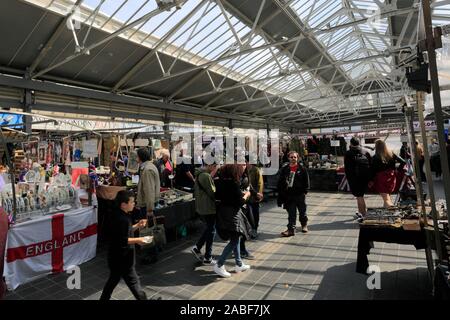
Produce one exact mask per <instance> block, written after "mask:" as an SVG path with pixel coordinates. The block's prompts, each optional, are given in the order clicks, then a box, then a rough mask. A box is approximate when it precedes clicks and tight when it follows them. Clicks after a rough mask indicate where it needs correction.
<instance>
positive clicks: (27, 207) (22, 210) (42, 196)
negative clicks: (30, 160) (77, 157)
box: [0, 174, 77, 223]
mask: <svg viewBox="0 0 450 320" xmlns="http://www.w3.org/2000/svg"><path fill="white" fill-rule="evenodd" d="M68 177H69V178H70V175H64V174H59V175H57V176H56V177H55V179H54V180H53V183H50V184H49V183H47V184H45V185H44V188H43V189H42V186H41V185H38V184H36V183H28V182H21V183H18V184H17V185H16V222H17V223H20V222H23V221H26V220H30V219H33V218H36V217H39V216H43V215H47V214H53V213H56V212H60V211H64V210H69V209H71V208H73V207H76V203H77V193H76V191H75V189H74V188H73V186H72V185H71V180H69V179H68ZM0 203H1V205H2V207H3V208H4V209H5V211H6V212H7V213H8V214H12V213H13V211H14V206H13V193H12V187H11V184H9V185H7V186H6V187H5V188H4V190H3V192H1V193H0Z"/></svg>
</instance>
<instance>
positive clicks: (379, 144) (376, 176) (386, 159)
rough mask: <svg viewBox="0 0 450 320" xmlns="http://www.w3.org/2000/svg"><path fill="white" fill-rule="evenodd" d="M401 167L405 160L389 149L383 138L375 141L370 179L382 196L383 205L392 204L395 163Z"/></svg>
mask: <svg viewBox="0 0 450 320" xmlns="http://www.w3.org/2000/svg"><path fill="white" fill-rule="evenodd" d="M397 163H399V164H400V166H399V169H403V167H404V166H405V164H406V162H405V160H403V159H402V158H400V157H399V156H397V155H396V154H395V153H393V152H392V151H391V150H390V149H388V147H387V145H386V143H385V142H384V141H383V140H377V141H375V156H374V157H373V161H372V179H373V183H372V184H373V185H374V187H375V191H376V192H378V193H379V194H380V195H381V197H382V198H383V203H384V207H386V208H388V207H391V206H393V205H394V204H393V203H392V200H391V193H393V192H394V190H395V186H396V184H397V176H396V164H397Z"/></svg>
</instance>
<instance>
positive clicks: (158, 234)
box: [139, 217, 167, 248]
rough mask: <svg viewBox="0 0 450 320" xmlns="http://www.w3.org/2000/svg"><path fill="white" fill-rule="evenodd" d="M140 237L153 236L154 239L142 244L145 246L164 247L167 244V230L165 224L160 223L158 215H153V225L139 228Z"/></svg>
mask: <svg viewBox="0 0 450 320" xmlns="http://www.w3.org/2000/svg"><path fill="white" fill-rule="evenodd" d="M139 236H140V237H146V236H152V237H153V241H152V242H151V243H149V244H145V245H142V247H143V248H146V247H154V246H157V247H158V248H162V247H164V246H165V245H166V244H167V239H166V230H165V228H164V224H158V222H157V219H156V217H153V226H151V227H149V226H148V225H147V227H145V228H143V229H141V230H139Z"/></svg>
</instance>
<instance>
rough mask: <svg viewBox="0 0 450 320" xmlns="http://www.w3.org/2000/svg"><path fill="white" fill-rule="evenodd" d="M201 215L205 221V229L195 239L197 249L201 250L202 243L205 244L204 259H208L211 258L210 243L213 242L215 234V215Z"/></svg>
mask: <svg viewBox="0 0 450 320" xmlns="http://www.w3.org/2000/svg"><path fill="white" fill-rule="evenodd" d="M202 217H203V220H204V221H205V223H206V229H205V231H203V234H202V236H201V237H200V239H199V240H198V241H197V244H196V246H197V249H198V250H201V249H202V247H203V245H205V246H206V247H205V259H209V258H211V254H212V245H213V242H214V237H215V236H216V215H215V214H208V215H204V216H202Z"/></svg>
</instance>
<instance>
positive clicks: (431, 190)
mask: <svg viewBox="0 0 450 320" xmlns="http://www.w3.org/2000/svg"><path fill="white" fill-rule="evenodd" d="M424 97H425V92H420V91H418V92H417V112H418V114H419V122H420V130H421V133H422V141H423V151H424V156H425V169H426V172H425V173H426V176H427V185H428V194H429V196H430V206H431V216H432V218H433V227H434V232H435V236H434V239H435V242H436V251H437V254H438V258H439V262H441V261H442V248H441V241H440V236H439V226H438V215H437V210H436V199H435V197H434V185H433V176H432V174H431V165H430V155H429V154H428V141H427V134H426V132H425V118H424V116H423V110H424ZM425 228H428V222H427V220H425ZM427 234H428V233H427ZM427 240H428V239H427ZM430 244H431V243H430Z"/></svg>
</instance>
